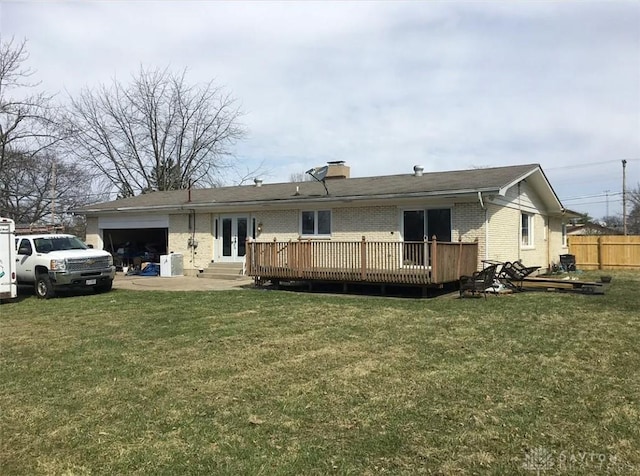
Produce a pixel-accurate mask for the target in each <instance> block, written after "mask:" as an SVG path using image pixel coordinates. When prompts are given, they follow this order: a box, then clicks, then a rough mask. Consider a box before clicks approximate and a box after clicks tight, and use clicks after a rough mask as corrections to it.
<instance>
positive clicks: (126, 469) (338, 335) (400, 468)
mask: <svg viewBox="0 0 640 476" xmlns="http://www.w3.org/2000/svg"><path fill="white" fill-rule="evenodd" d="M613 276H614V278H613V282H612V284H611V286H610V288H609V289H608V290H607V293H606V295H604V296H587V295H577V294H564V293H545V292H527V293H520V294H517V295H512V296H500V297H490V298H489V299H487V300H486V301H485V300H484V299H482V298H480V299H455V298H451V297H441V298H436V299H428V300H427V299H422V300H413V299H391V298H380V297H362V296H360V297H353V296H330V297H327V296H322V295H318V294H297V293H291V292H286V291H262V290H247V291H230V292H153V291H124V290H114V291H113V292H110V293H106V294H101V295H85V296H70V297H62V298H58V299H53V300H50V301H40V300H37V299H36V298H35V297H32V296H26V297H23V298H22V299H21V300H20V301H18V302H15V303H12V304H4V305H1V306H0V411H1V416H0V465H1V466H0V473H1V474H3V475H7V474H29V475H31V474H60V475H62V474H64V475H76V474H78V475H80V474H153V475H157V474H252V475H253V474H265V475H271V474H318V475H320V474H366V475H368V474H387V473H389V474H420V473H422V474H456V475H457V474H495V475H504V474H532V475H533V474H585V475H587V474H589V475H591V474H624V475H628V474H640V449H639V448H640V401H639V400H640V349H639V347H638V342H639V341H640V292H639V289H640V272H638V273H635V274H634V273H618V274H613Z"/></svg>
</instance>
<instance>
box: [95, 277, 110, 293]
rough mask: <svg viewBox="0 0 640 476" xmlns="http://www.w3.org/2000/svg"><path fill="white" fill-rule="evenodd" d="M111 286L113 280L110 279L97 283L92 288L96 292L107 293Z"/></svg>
mask: <svg viewBox="0 0 640 476" xmlns="http://www.w3.org/2000/svg"><path fill="white" fill-rule="evenodd" d="M112 287H113V280H112V279H110V280H108V281H106V282H104V283H102V284H98V285H97V286H96V287H95V288H94V289H95V291H96V292H97V293H107V292H109V291H111V288H112Z"/></svg>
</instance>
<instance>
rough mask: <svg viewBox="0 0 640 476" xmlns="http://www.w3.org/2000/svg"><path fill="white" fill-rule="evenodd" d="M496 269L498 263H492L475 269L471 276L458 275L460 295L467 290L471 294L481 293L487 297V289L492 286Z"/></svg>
mask: <svg viewBox="0 0 640 476" xmlns="http://www.w3.org/2000/svg"><path fill="white" fill-rule="evenodd" d="M497 269H498V265H497V264H492V265H489V266H487V267H486V268H484V269H483V270H481V271H476V272H475V273H473V274H472V275H471V276H460V297H462V296H464V293H465V292H467V291H469V292H470V293H471V294H472V295H475V294H476V293H477V294H480V293H482V294H484V298H485V299H487V289H490V288H492V286H493V283H494V280H495V279H496V271H497Z"/></svg>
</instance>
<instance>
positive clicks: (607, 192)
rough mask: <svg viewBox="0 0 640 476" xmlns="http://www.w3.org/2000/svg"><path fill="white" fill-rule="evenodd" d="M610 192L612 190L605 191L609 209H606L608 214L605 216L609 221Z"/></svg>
mask: <svg viewBox="0 0 640 476" xmlns="http://www.w3.org/2000/svg"><path fill="white" fill-rule="evenodd" d="M609 192H610V190H605V191H604V196H605V200H606V203H607V208H606V210H607V214H606V215H605V216H606V217H607V219H608V218H609Z"/></svg>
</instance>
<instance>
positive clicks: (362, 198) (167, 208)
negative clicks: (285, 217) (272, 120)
mask: <svg viewBox="0 0 640 476" xmlns="http://www.w3.org/2000/svg"><path fill="white" fill-rule="evenodd" d="M497 191H498V189H497V188H487V189H480V190H478V189H461V190H440V191H437V192H430V193H425V192H411V193H402V194H398V193H386V194H377V195H366V196H365V195H345V196H343V197H334V196H317V197H310V196H306V197H305V196H302V195H300V196H297V197H295V198H279V199H272V200H251V201H240V202H215V201H212V202H206V203H193V202H191V203H184V204H180V205H150V206H132V207H114V208H93V209H84V210H76V211H75V213H78V214H83V215H87V214H94V213H108V212H140V211H146V212H148V211H165V212H166V211H184V210H191V209H195V208H199V209H202V208H211V207H212V206H217V207H252V206H265V205H272V204H276V203H277V204H285V203H288V204H291V205H300V204H307V203H313V202H323V203H326V202H354V201H365V200H386V199H407V198H438V197H444V196H451V195H472V194H474V193H477V194H478V196H480V197H481V194H482V193H483V192H485V193H486V192H497Z"/></svg>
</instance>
